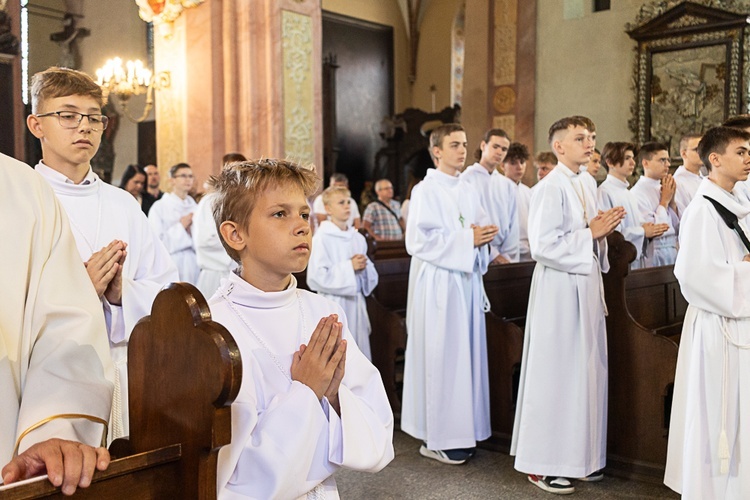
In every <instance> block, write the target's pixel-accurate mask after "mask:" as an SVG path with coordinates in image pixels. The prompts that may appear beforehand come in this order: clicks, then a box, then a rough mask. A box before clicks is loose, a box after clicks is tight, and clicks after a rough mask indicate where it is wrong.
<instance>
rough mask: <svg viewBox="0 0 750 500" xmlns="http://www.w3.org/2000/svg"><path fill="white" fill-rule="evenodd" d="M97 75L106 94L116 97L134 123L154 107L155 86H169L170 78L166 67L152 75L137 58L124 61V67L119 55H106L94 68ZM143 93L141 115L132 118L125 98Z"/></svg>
mask: <svg viewBox="0 0 750 500" xmlns="http://www.w3.org/2000/svg"><path fill="white" fill-rule="evenodd" d="M96 79H97V83H98V84H99V86H100V87H101V88H102V90H103V91H104V93H105V95H108V96H110V97H112V96H114V97H115V98H117V102H118V104H119V106H120V108H121V109H122V112H123V113H124V114H125V116H126V117H127V118H128V119H129V120H130V121H132V122H134V123H140V122H142V121H143V120H145V119H146V118H147V117H148V115H149V113H150V112H151V109H152V108H153V107H154V90H162V89H165V88H168V87H169V86H170V84H171V78H170V74H169V72H168V71H162V72H160V73H157V74H156V75H154V74H153V73H152V72H151V70H150V69H148V68H146V67H145V66H144V65H143V63H142V62H141V61H140V60H137V59H136V60H135V61H127V62H126V63H125V66H124V67H123V64H122V59H120V58H119V57H115V58H114V59H109V60H108V61H107V62H106V64H105V65H104V66H102V67H101V68H99V69H97V70H96ZM142 94H146V105H145V108H144V109H143V113H142V114H141V116H140V117H138V118H134V117H133V116H132V115H131V114H130V111H129V110H128V102H129V101H130V98H131V97H133V96H134V95H142Z"/></svg>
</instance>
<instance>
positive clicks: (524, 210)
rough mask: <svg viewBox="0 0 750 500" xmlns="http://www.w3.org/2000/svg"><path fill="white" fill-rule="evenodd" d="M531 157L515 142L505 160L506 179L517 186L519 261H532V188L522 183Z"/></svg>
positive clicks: (527, 151) (522, 146)
mask: <svg viewBox="0 0 750 500" xmlns="http://www.w3.org/2000/svg"><path fill="white" fill-rule="evenodd" d="M530 157H531V155H530V154H529V149H528V148H527V147H526V146H524V145H523V144H521V143H519V142H514V143H512V144H511V145H510V147H509V148H508V154H507V155H506V156H505V159H504V160H503V170H505V177H507V178H508V179H510V180H511V181H513V184H515V185H516V213H517V214H518V248H519V260H520V261H521V262H528V261H530V260H531V252H530V251H529V233H528V224H529V204H530V203H531V188H530V187H529V186H527V185H526V184H524V183H523V182H521V181H522V180H523V176H524V174H525V173H526V162H527V161H529V158H530Z"/></svg>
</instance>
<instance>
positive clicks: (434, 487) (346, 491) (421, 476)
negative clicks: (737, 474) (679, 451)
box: [336, 431, 679, 500]
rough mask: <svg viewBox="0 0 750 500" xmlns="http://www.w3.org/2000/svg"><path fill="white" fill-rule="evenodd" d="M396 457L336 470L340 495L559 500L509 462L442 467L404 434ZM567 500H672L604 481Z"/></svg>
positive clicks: (659, 492)
mask: <svg viewBox="0 0 750 500" xmlns="http://www.w3.org/2000/svg"><path fill="white" fill-rule="evenodd" d="M394 444H395V447H396V458H395V459H394V460H393V462H391V463H390V465H388V467H386V468H385V469H383V470H382V471H380V472H379V473H377V474H368V473H364V472H355V471H351V470H340V471H339V472H337V473H336V482H337V483H338V487H339V493H340V494H341V498H342V499H344V500H353V499H368V500H369V499H407V498H408V499H411V498H418V499H422V498H425V499H475V498H476V499H486V498H487V499H489V498H492V499H494V498H497V499H527V498H528V499H547V500H551V499H554V498H558V497H557V496H556V495H552V494H550V493H546V492H544V491H542V490H540V489H538V488H536V487H535V486H533V485H532V484H531V483H529V482H528V480H527V479H526V476H525V475H524V474H521V473H519V472H516V471H515V470H514V469H513V458H512V457H510V456H508V455H506V454H504V453H497V452H492V451H487V450H482V449H479V450H478V451H477V455H476V456H475V457H474V458H473V459H472V460H471V461H469V462H468V463H467V464H465V465H458V466H456V465H444V464H441V463H438V462H436V461H434V460H430V459H427V458H424V457H422V456H420V455H419V444H420V443H419V441H417V440H415V439H413V438H411V437H410V436H408V435H406V434H404V433H403V432H400V431H396V433H395V435H394ZM575 486H576V492H575V494H574V495H572V496H569V497H568V498H581V499H584V498H585V499H597V500H599V499H639V500H641V499H657V498H659V499H661V498H664V499H677V498H679V496H678V495H677V494H675V493H673V492H672V491H671V490H669V489H668V488H667V487H666V486H663V485H662V486H658V485H653V484H647V483H641V482H638V481H627V480H624V479H619V478H614V477H605V478H604V480H603V481H601V482H599V483H581V482H576V483H575Z"/></svg>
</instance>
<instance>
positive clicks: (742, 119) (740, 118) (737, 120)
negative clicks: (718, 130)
mask: <svg viewBox="0 0 750 500" xmlns="http://www.w3.org/2000/svg"><path fill="white" fill-rule="evenodd" d="M722 127H734V128H750V115H737V116H733V117H731V118H730V119H729V120H727V121H725V122H724V123H723V124H722Z"/></svg>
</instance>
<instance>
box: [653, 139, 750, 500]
mask: <svg viewBox="0 0 750 500" xmlns="http://www.w3.org/2000/svg"><path fill="white" fill-rule="evenodd" d="M698 153H699V154H700V157H701V159H702V160H703V162H704V164H705V166H706V168H707V169H708V171H709V172H708V178H706V179H703V181H702V182H701V185H700V187H699V188H698V191H697V192H696V194H695V198H694V199H693V201H692V202H691V203H690V205H689V206H688V208H687V210H686V211H685V214H684V215H683V218H682V223H681V230H680V243H681V245H680V252H679V254H678V255H677V262H676V263H675V266H674V274H675V276H676V277H677V280H678V281H679V282H680V288H681V290H682V294H683V295H684V297H685V299H686V300H687V301H688V309H687V312H686V314H685V320H684V322H683V327H682V337H681V341H680V352H679V355H678V357H677V372H676V374H675V384H674V399H673V402H672V418H671V420H670V426H669V444H668V448H667V465H666V470H665V475H664V483H665V484H666V485H667V486H669V487H670V488H672V489H673V490H675V491H676V492H678V493H681V494H682V498H685V499H703V498H737V499H739V498H750V461H749V460H747V459H746V457H743V453H744V452H745V451H746V450H748V449H750V432H748V426H747V422H748V421H747V408H750V385H749V384H748V382H750V378H749V377H748V372H747V370H748V367H750V350H749V349H748V347H749V346H750V300H748V297H749V296H750V255H749V253H750V241H748V237H750V232H749V231H748V225H749V223H750V220H749V218H748V214H750V203H748V201H747V200H745V199H744V198H743V197H742V196H741V195H740V194H739V193H738V191H737V184H738V183H740V182H744V181H745V180H747V178H748V173H750V134H749V133H747V132H745V131H743V130H741V129H734V128H729V127H716V128H712V129H709V130H708V131H706V133H705V134H704V135H703V138H702V139H701V141H700V143H699V145H698ZM730 224H732V226H733V227H730ZM743 422H745V423H744V424H743Z"/></svg>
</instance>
